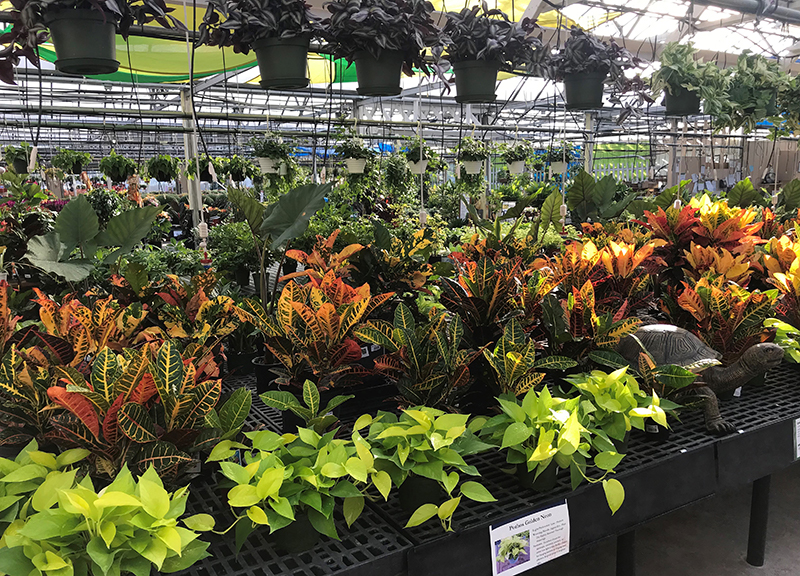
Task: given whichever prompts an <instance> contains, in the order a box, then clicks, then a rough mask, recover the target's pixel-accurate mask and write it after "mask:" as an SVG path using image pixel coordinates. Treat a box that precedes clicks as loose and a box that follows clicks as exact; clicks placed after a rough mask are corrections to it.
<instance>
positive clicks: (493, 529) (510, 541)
mask: <svg viewBox="0 0 800 576" xmlns="http://www.w3.org/2000/svg"><path fill="white" fill-rule="evenodd" d="M489 544H490V545H491V547H492V556H491V557H492V576H499V575H500V574H502V575H503V576H514V575H515V574H521V573H523V572H526V571H528V570H530V569H531V568H534V567H535V566H539V565H540V564H544V563H545V562H548V561H550V560H553V559H554V558H558V557H559V556H563V555H565V554H568V553H569V509H568V508H567V502H566V501H564V503H563V504H558V505H557V506H553V507H551V508H545V509H543V510H539V511H537V512H534V513H533V514H528V515H527V516H523V517H521V518H517V519H516V520H512V521H511V522H507V523H505V524H493V525H491V526H489Z"/></svg>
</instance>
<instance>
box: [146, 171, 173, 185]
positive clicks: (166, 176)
mask: <svg viewBox="0 0 800 576" xmlns="http://www.w3.org/2000/svg"><path fill="white" fill-rule="evenodd" d="M150 176H152V177H153V178H155V179H156V180H158V181H159V182H169V181H170V180H172V179H173V175H172V174H171V173H170V172H169V171H167V170H156V171H154V172H153V173H152V174H150Z"/></svg>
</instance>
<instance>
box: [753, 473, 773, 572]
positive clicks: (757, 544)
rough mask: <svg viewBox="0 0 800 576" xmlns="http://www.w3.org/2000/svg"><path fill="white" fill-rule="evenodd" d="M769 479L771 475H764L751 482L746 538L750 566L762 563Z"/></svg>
mask: <svg viewBox="0 0 800 576" xmlns="http://www.w3.org/2000/svg"><path fill="white" fill-rule="evenodd" d="M771 480H772V476H764V477H763V478H759V479H758V480H756V481H755V482H753V497H752V499H751V500H750V534H749V536H748V539H747V563H748V564H750V565H751V566H763V565H764V551H765V549H766V546H767V520H768V517H769V486H770V481H771Z"/></svg>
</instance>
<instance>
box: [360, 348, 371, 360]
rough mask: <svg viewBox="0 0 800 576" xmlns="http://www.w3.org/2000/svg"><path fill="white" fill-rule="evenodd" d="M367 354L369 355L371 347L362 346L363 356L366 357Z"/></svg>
mask: <svg viewBox="0 0 800 576" xmlns="http://www.w3.org/2000/svg"><path fill="white" fill-rule="evenodd" d="M367 356H369V348H367V347H366V346H362V347H361V357H362V358H366V357H367Z"/></svg>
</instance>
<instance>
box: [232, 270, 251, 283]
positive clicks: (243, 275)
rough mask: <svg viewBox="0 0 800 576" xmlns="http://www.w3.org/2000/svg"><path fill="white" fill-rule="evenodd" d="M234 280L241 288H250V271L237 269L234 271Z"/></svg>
mask: <svg viewBox="0 0 800 576" xmlns="http://www.w3.org/2000/svg"><path fill="white" fill-rule="evenodd" d="M233 279H234V280H235V281H236V283H237V284H238V285H239V286H242V287H244V286H250V270H248V269H247V268H237V269H236V270H234V271H233Z"/></svg>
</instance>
